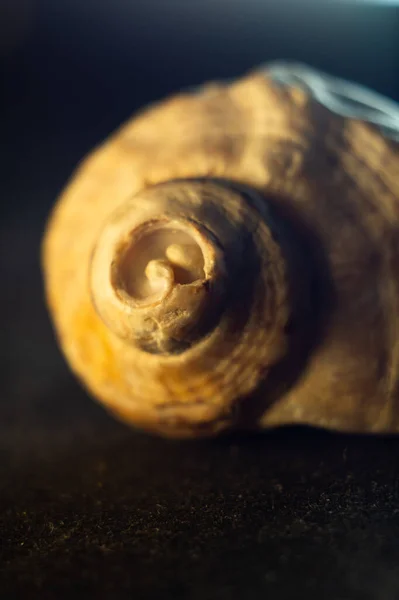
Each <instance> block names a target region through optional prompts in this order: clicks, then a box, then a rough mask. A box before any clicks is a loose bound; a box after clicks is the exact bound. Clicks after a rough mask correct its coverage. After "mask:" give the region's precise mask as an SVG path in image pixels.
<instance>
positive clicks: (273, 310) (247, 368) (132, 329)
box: [43, 70, 399, 437]
mask: <svg viewBox="0 0 399 600" xmlns="http://www.w3.org/2000/svg"><path fill="white" fill-rule="evenodd" d="M398 227H399V152H398V145H397V144H396V143H395V142H393V141H389V140H387V139H386V138H385V137H384V136H383V135H382V134H381V133H380V132H379V131H378V130H377V129H376V128H375V127H372V126H370V125H369V124H367V123H364V122H362V121H357V120H355V119H351V118H344V117H341V116H339V115H337V114H334V113H333V112H331V111H329V110H328V109H327V108H325V107H323V106H322V105H321V104H320V103H319V102H317V101H315V100H314V98H312V97H311V95H310V94H309V93H307V92H306V91H305V90H303V89H300V87H297V86H295V85H294V86H290V85H289V86H284V85H283V86H282V85H279V84H277V83H276V82H275V81H273V80H272V79H271V78H270V77H268V76H267V74H265V73H264V72H261V71H260V70H258V71H254V72H252V73H250V74H249V75H247V76H246V77H244V78H242V79H239V80H237V81H235V82H232V83H229V84H224V85H223V84H210V85H207V86H204V87H203V88H201V89H200V90H198V91H195V92H193V93H183V94H179V95H177V96H175V97H173V98H171V99H167V100H165V101H163V102H160V103H159V104H157V105H156V106H152V107H150V108H149V109H147V110H145V111H144V112H143V113H141V114H140V115H137V116H136V117H135V118H134V119H132V120H131V121H129V122H128V123H127V124H125V125H124V126H123V127H121V129H120V130H119V131H117V132H116V133H115V134H113V135H112V136H111V137H110V138H109V139H108V140H107V141H106V142H105V143H103V144H102V145H101V146H100V147H99V148H98V149H96V150H95V151H94V152H93V153H92V154H91V155H90V156H89V157H88V158H86V159H85V161H84V162H83V163H82V165H81V166H80V168H79V169H78V171H77V173H76V174H75V175H74V177H73V179H72V180H71V182H70V183H69V184H68V186H67V188H66V189H65V191H64V192H63V194H62V197H61V198H60V199H59V201H58V203H57V205H56V207H55V210H54V212H53V215H52V217H51V219H50V221H49V224H48V227H47V231H46V235H45V239H44V245H43V265H44V273H45V284H46V294H47V299H48V304H49V308H50V312H51V314H52V317H53V320H54V323H55V329H56V332H57V335H58V338H59V342H60V345H61V347H62V349H63V351H64V353H65V356H66V358H67V360H68V362H69V363H70V365H71V367H72V369H73V371H74V372H75V373H76V374H77V376H78V377H79V378H80V380H81V381H82V382H83V383H84V384H85V386H86V387H87V388H88V390H89V391H90V392H91V393H92V394H93V395H94V396H96V397H97V398H98V399H99V400H100V401H101V402H102V403H103V404H104V405H105V406H106V407H107V408H108V409H109V410H110V411H111V412H113V413H114V414H115V415H118V416H119V417H120V418H121V419H123V420H125V421H127V422H129V423H131V424H133V425H135V426H137V427H141V428H143V429H146V430H149V431H154V432H158V433H160V434H163V435H167V436H176V437H190V436H191V437H195V436H202V435H213V434H216V433H218V432H220V431H222V430H225V429H230V428H266V427H273V426H277V425H284V424H294V423H296V424H308V425H315V426H319V427H326V428H329V429H333V430H338V431H350V432H370V433H371V432H396V431H399V389H398V384H399V237H398V231H399V230H398Z"/></svg>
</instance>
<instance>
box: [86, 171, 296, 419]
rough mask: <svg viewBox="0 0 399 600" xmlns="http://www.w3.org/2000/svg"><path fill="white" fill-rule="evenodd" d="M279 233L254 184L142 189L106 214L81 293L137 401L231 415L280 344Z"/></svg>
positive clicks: (285, 277) (282, 264) (286, 294)
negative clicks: (87, 294)
mask: <svg viewBox="0 0 399 600" xmlns="http://www.w3.org/2000/svg"><path fill="white" fill-rule="evenodd" d="M281 238H282V235H281V230H280V228H279V225H278V224H277V223H276V221H275V218H274V217H273V215H272V214H271V213H270V211H269V209H268V206H267V203H266V202H265V200H264V198H261V197H260V196H259V194H258V193H257V192H255V191H254V190H251V189H249V188H245V187H244V186H242V187H240V186H237V185H233V184H231V183H230V184H229V183H228V182H221V181H212V180H185V181H184V180H183V181H172V182H167V183H164V184H160V185H157V186H154V187H151V188H148V189H146V190H144V191H142V192H141V193H139V194H138V195H137V196H135V197H133V198H132V199H131V200H129V201H127V202H125V203H124V204H123V205H122V206H121V207H119V208H118V210H117V211H116V213H114V214H113V215H112V216H111V217H110V218H109V219H108V221H107V223H106V225H105V227H104V228H103V231H102V233H101V235H100V236H99V239H98V240H97V243H96V247H95V249H94V252H93V257H92V263H91V269H90V286H91V295H92V300H93V304H94V306H95V308H96V311H97V313H98V315H99V316H100V318H101V320H102V321H103V323H104V324H105V326H106V327H107V329H108V331H109V333H110V335H111V336H112V337H113V338H115V340H116V339H118V340H119V342H123V343H124V344H126V346H127V347H129V349H130V352H131V354H132V357H133V356H134V361H133V362H134V364H132V371H133V372H134V379H135V382H134V384H135V385H134V388H135V391H134V394H135V395H136V396H137V398H136V400H137V402H138V403H140V404H141V405H142V406H145V405H149V404H151V403H155V404H156V403H157V402H159V404H160V405H163V406H165V404H166V405H167V406H169V408H170V407H171V406H173V407H174V409H175V408H176V406H178V405H181V407H182V408H183V409H184V410H185V411H187V407H190V405H192V406H196V407H197V409H198V407H202V408H203V409H204V407H206V411H205V412H207V413H209V420H213V421H215V414H216V415H218V416H219V418H220V419H221V420H223V419H229V418H230V419H231V418H232V414H233V413H234V409H235V405H236V403H237V401H238V400H239V399H241V398H242V397H244V396H246V395H247V394H249V393H250V392H251V391H253V389H254V388H256V387H257V385H258V384H259V383H260V382H261V381H262V380H263V379H264V378H265V377H266V375H267V373H268V370H269V369H270V368H271V367H272V366H273V365H274V364H275V363H276V362H277V361H278V360H279V359H281V358H282V357H283V356H284V355H285V354H286V353H287V352H288V349H289V339H288V334H287V325H288V324H289V322H290V319H291V317H292V306H291V299H292V298H291V296H292V293H293V292H292V289H291V287H290V286H291V283H290V274H289V270H290V266H289V265H288V264H287V256H286V255H285V254H284V243H283V244H282V239H281ZM283 238H284V236H283ZM296 300H298V302H300V298H298V297H297V298H296ZM141 365H142V366H141ZM157 394H158V396H157V398H155V396H156V395H157ZM204 410H205V409H204ZM178 412H179V411H177V413H178ZM173 414H174V417H173V418H177V419H179V417H178V416H177V417H176V411H175V410H174V411H173ZM200 421H202V419H200Z"/></svg>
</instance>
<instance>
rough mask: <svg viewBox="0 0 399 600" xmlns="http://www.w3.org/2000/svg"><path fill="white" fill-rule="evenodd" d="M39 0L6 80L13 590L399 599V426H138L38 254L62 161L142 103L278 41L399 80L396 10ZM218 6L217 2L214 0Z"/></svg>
mask: <svg viewBox="0 0 399 600" xmlns="http://www.w3.org/2000/svg"><path fill="white" fill-rule="evenodd" d="M203 1H205V0H203ZM17 4H18V3H17V2H15V6H17ZM41 4H43V5H44V6H45V10H44V11H43V14H42V17H41V18H42V21H41V22H40V23H39V25H40V28H41V29H40V30H39V33H37V32H36V33H35V34H34V35H33V36H31V38H30V39H29V40H28V43H27V44H26V45H25V47H24V48H23V49H22V50H21V51H18V52H17V53H16V54H15V55H14V56H13V58H12V60H10V63H9V73H8V76H7V79H6V84H7V85H6V93H3V94H1V95H0V102H1V107H2V110H1V113H0V117H1V119H2V129H1V132H2V133H1V140H0V142H2V143H4V145H5V150H4V151H3V150H2V152H1V161H2V162H1V166H0V170H1V177H0V184H1V198H2V206H1V209H3V203H4V201H5V204H6V206H5V208H6V213H7V216H6V217H4V218H3V216H2V217H1V219H0V268H1V277H2V286H1V290H0V315H1V323H0V327H1V329H0V337H1V344H0V379H1V381H0V598H1V600H3V599H4V600H14V598H17V597H20V598H21V597H22V598H27V599H29V600H30V599H32V600H34V599H36V598H40V600H46V599H47V598H49V599H53V598H67V599H68V600H69V599H71V598H85V599H87V598H96V599H100V600H102V599H103V598H104V599H107V600H108V599H109V600H119V599H121V600H124V599H128V598H132V597H133V598H137V599H140V600H141V599H145V600H147V599H150V600H151V599H156V600H158V599H159V598H161V599H162V600H164V599H165V600H169V599H170V600H172V599H175V598H176V599H180V598H184V599H185V600H186V599H188V600H193V599H194V600H241V599H242V598H249V599H250V600H252V599H255V600H258V599H259V600H264V599H265V598H268V597H270V598H273V600H286V599H291V598H293V597H298V598H301V597H304V598H307V599H308V600H320V598H323V599H325V600H396V599H397V598H398V596H399V569H398V564H399V535H398V534H399V512H398V511H399V489H398V487H399V485H398V482H399V458H398V457H399V440H396V439H385V440H383V439H366V438H355V437H353V438H352V437H350V438H349V437H339V436H338V437H336V436H329V435H325V434H323V433H319V432H310V431H297V430H296V431H292V430H290V431H286V432H280V433H275V434H270V435H265V436H258V437H255V438H245V439H238V438H234V439H232V438H230V439H226V440H218V441H212V442H195V443H183V444H180V443H170V442H165V441H162V440H158V439H153V438H150V437H146V436H143V435H139V434H136V433H134V432H131V431H129V430H128V429H127V428H125V427H124V426H122V425H119V424H118V423H116V422H115V421H113V420H112V419H110V418H108V417H107V415H106V414H105V413H104V412H103V410H102V409H101V408H100V407H99V406H97V405H96V404H95V403H94V402H92V401H91V400H90V399H89V398H88V397H87V396H86V395H85V394H84V393H83V392H82V391H81V389H80V388H79V386H78V385H77V384H76V382H75V381H74V380H73V378H72V377H71V375H70V374H69V372H68V371H67V368H66V366H65V364H64V362H63V361H62V359H61V357H60V354H59V351H58V350H57V347H56V344H55V342H54V339H53V337H52V333H51V329H50V325H49V321H48V318H47V316H46V313H45V309H44V305H43V301H42V288H41V279H40V273H39V268H38V251H39V240H40V237H41V234H42V229H43V224H44V217H45V215H46V214H47V212H48V210H49V209H50V206H51V205H52V203H53V201H54V199H55V197H56V195H57V194H58V192H59V191H60V189H61V187H62V186H63V185H64V183H65V181H66V178H67V177H68V176H69V174H70V173H71V171H72V169H73V168H74V166H75V164H76V162H77V161H78V159H79V158H80V157H81V156H83V155H84V154H85V153H86V152H87V151H89V150H90V148H91V147H92V146H93V145H94V144H96V143H98V142H99V141H100V140H101V139H102V138H103V137H105V136H106V135H107V134H108V133H109V131H110V130H112V128H114V127H116V126H117V125H118V124H119V123H121V122H122V121H123V120H124V119H125V118H127V117H128V116H129V114H130V112H131V111H132V110H134V109H135V108H136V107H138V106H139V105H141V104H144V103H146V102H148V101H151V100H152V99H154V98H155V97H161V96H163V95H166V94H168V93H171V92H172V91H173V90H174V89H175V88H176V87H177V86H178V85H195V84H196V83H198V82H199V81H201V80H203V79H205V78H207V77H209V76H215V77H216V76H217V75H219V76H220V75H221V74H222V75H223V76H225V77H233V76H235V75H236V74H237V73H239V72H244V70H245V69H247V68H249V67H251V66H253V65H255V64H256V63H257V62H259V63H260V62H262V61H264V60H265V59H267V58H268V57H271V58H277V57H279V56H294V57H298V58H300V59H301V60H304V61H308V62H312V64H314V65H315V66H319V67H320V68H324V69H326V70H331V71H333V72H335V73H336V74H338V75H342V76H348V77H355V76H358V79H359V80H363V81H364V82H365V83H367V84H369V85H372V86H375V87H376V88H377V89H378V90H379V91H382V92H384V93H387V94H388V93H392V94H393V93H395V90H397V87H396V83H397V79H395V75H394V73H395V72H396V71H395V69H394V60H395V56H397V54H396V55H395V52H394V47H396V46H397V42H395V41H394V39H395V38H394V36H393V28H394V19H393V18H392V12H391V13H388V12H385V11H384V10H383V9H381V10H380V9H378V10H377V7H375V8H374V9H371V8H370V10H369V11H366V10H365V9H363V8H359V9H358V10H356V11H355V9H353V8H352V9H349V8H347V7H346V4H345V7H344V5H343V8H342V9H340V11H341V12H340V11H339V10H338V9H337V8H336V6H337V4H338V3H332V4H331V9H329V10H327V16H326V17H324V16H323V22H322V23H320V22H317V18H316V19H313V20H312V19H311V18H308V17H307V14H306V13H304V14H303V16H302V21H301V20H298V15H297V14H296V13H295V11H294V10H292V11H291V10H289V11H288V10H287V9H286V6H283V3H282V4H281V6H282V8H281V9H280V16H279V17H278V18H276V20H277V22H278V24H279V26H280V27H281V26H282V25H283V24H285V26H286V30H285V33H286V34H285V35H281V34H280V31H279V29H278V26H276V20H273V18H271V17H272V16H273V15H274V12H276V11H277V8H274V4H273V11H274V12H273V15H269V16H268V15H267V14H263V13H262V14H258V13H256V11H255V9H254V10H253V12H252V13H251V10H249V9H248V13H247V14H243V11H242V9H241V8H239V3H237V8H235V9H234V10H235V12H234V11H233V12H234V15H233V16H234V19H233V21H234V27H232V25H231V21H228V20H227V19H225V20H224V19H222V18H217V19H215V17H214V16H213V15H212V14H211V12H210V11H208V13H207V14H208V18H207V19H205V16H204V18H203V20H204V22H203V23H201V24H200V25H199V26H198V27H197V29H196V30H195V31H194V33H193V31H192V29H190V30H189V29H187V30H186V29H184V28H182V27H181V22H182V19H180V20H178V19H177V18H175V19H171V20H170V21H169V20H168V19H167V18H166V17H165V14H166V12H165V11H166V8H165V9H164V11H163V12H161V13H160V15H158V16H157V17H156V19H155V16H156V15H155V13H156V11H155V10H154V8H153V3H130V6H131V7H134V6H136V5H137V6H142V7H144V6H150V5H151V7H150V8H149V11H148V12H149V13H151V15H152V14H154V15H155V16H154V20H155V21H156V22H155V25H157V27H158V28H160V27H161V23H162V27H163V26H165V31H163V30H162V32H161V33H162V35H161V34H160V35H159V38H158V40H157V42H159V45H155V44H154V43H153V40H152V37H151V35H152V32H153V31H154V22H153V21H151V19H150V18H149V17H148V16H147V17H146V19H147V20H146V21H145V19H144V18H142V19H141V20H140V19H137V18H136V19H132V20H131V21H130V22H127V20H124V24H123V27H124V29H123V35H122V34H121V33H120V30H119V31H118V27H117V17H116V16H115V14H114V13H112V9H111V6H112V7H113V6H114V2H112V3H111V2H110V3H109V9H107V11H108V14H111V13H112V14H113V15H114V16H113V18H112V20H111V21H112V22H111V23H110V24H109V27H107V26H106V25H104V22H105V21H101V19H102V18H103V14H102V13H101V11H97V10H95V8H94V2H91V0H90V1H89V0H87V2H85V3H81V2H80V3H78V1H77V0H68V2H65V3H64V4H63V3H62V2H61V1H60V2H57V3H54V1H53V0H50V1H49V2H47V3H44V2H42V3H41ZM104 4H105V3H104ZM162 4H163V6H164V7H166V6H167V7H168V10H169V7H170V4H168V5H166V4H165V3H162ZM178 4H179V5H181V3H178ZM223 4H224V3H216V2H212V6H214V7H218V8H217V10H218V11H219V13H220V14H221V12H222V6H223ZM233 4H234V6H236V3H232V6H233ZM245 4H246V6H247V5H249V4H251V3H250V2H246V3H245ZM309 4H310V3H309ZM311 4H312V5H314V6H316V5H315V3H314V2H312V3H311ZM333 4H334V6H333ZM362 4H363V3H362ZM78 5H79V6H82V11H83V12H84V11H85V10H86V12H84V14H83V16H82V15H81V18H80V20H79V18H78V17H77V11H78V9H77V7H78ZM252 5H253V6H255V2H252ZM300 5H301V7H300V8H298V9H297V12H298V11H299V12H302V3H300ZM359 5H360V3H359ZM67 6H73V7H74V10H75V13H74V14H72V13H71V14H70V15H67V14H66V13H67V9H66V7H67ZM88 6H90V7H93V8H91V12H90V10H89V9H87V7H88ZM96 6H97V5H96ZM188 6H189V5H188V4H187V10H186V12H185V13H184V14H185V15H188V12H189V8H188ZM190 6H191V5H190ZM200 6H203V4H202V3H201V4H199V3H198V7H200ZM256 6H257V7H266V6H268V3H260V2H256ZM298 7H299V3H298ZM132 10H133V8H132ZM143 10H144V9H143ZM200 10H202V8H201V9H200V8H198V10H197V12H196V13H194V16H193V17H192V19H191V21H190V23H191V26H192V25H193V24H194V23H195V21H196V17H195V15H198V12H199V11H200ZM215 10H216V8H215ZM256 10H259V11H261V10H262V11H263V10H264V11H265V13H267V9H266V8H264V9H263V8H262V9H261V8H257V9H256ZM325 10H326V7H325V6H324V5H323V6H322V3H320V10H319V13H320V14H321V13H322V12H323V15H324V11H325ZM107 11H105V13H106V12H107ZM350 11H353V14H352V16H351V15H348V14H347V13H349V12H350ZM100 13H101V14H100ZM105 13H104V14H105ZM205 13H206V11H205V10H204V15H205ZM219 13H218V14H219ZM106 16H107V15H106V14H105V16H104V19H105V17H106ZM183 18H184V17H183ZM185 18H188V17H187V16H186V17H185ZM319 18H321V17H319ZM143 19H144V21H145V23H146V27H147V28H145V27H143V26H142V24H143ZM249 31H250V33H249ZM287 31H288V33H287ZM389 31H391V33H392V35H390V34H389ZM150 33H151V35H150ZM146 36H147V37H146ZM193 38H194V41H195V43H193ZM396 39H397V38H396ZM100 40H101V41H100ZM333 40H335V41H334V42H333ZM67 41H68V42H70V43H69V44H67V43H66V42H67ZM249 41H251V44H250V43H249ZM195 44H196V46H195ZM194 46H195V51H196V53H197V54H195V53H194V59H191V58H190V59H189V58H188V57H189V54H190V53H188V52H187V47H189V48H190V50H191V49H192V50H193V52H194ZM221 47H222V51H220V48H221ZM150 48H151V52H153V53H154V55H155V59H154V61H153V63H151V64H153V65H154V66H151V68H150V69H149V73H148V75H147V79H146V80H145V76H144V75H143V74H142V73H141V72H140V67H141V66H142V63H143V56H144V55H146V53H147V52H148V53H149V52H150V50H149V49H150ZM243 49H244V50H243ZM190 57H191V54H190ZM151 61H152V57H151ZM334 65H335V66H334ZM127 72H129V74H130V75H129V77H127V76H126V73H127ZM129 86H130V87H129ZM135 103H136V105H135Z"/></svg>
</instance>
